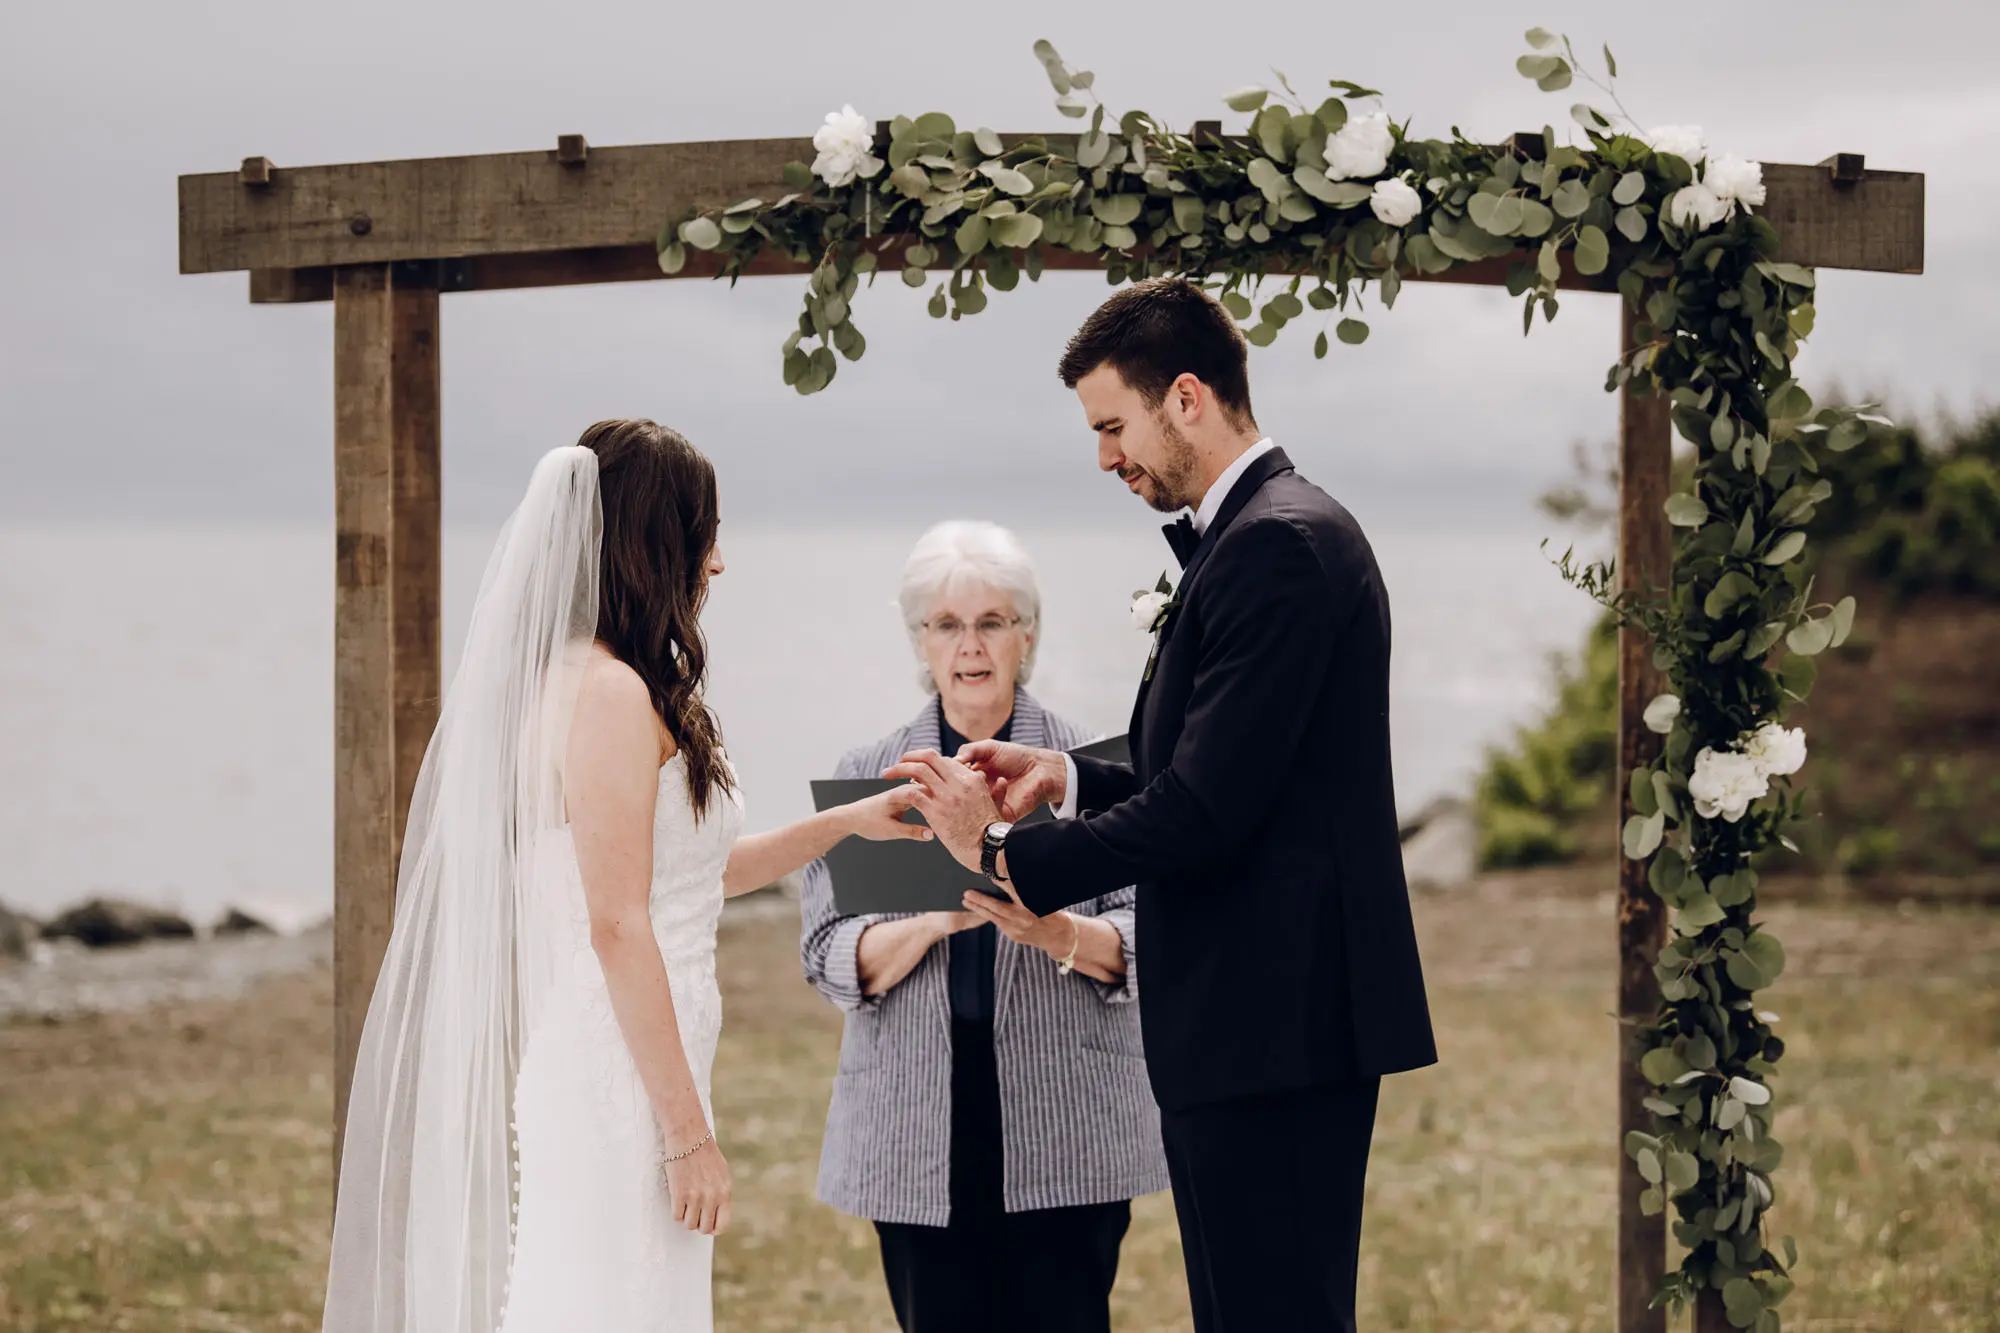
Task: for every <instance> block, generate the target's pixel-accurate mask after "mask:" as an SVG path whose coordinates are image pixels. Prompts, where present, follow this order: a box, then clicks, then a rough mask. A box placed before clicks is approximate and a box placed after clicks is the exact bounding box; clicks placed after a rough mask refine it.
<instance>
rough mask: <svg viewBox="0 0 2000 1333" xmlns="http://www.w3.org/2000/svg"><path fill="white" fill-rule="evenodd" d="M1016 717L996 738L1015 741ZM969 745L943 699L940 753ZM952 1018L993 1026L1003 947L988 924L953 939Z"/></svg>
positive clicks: (940, 711)
mask: <svg viewBox="0 0 2000 1333" xmlns="http://www.w3.org/2000/svg"><path fill="white" fill-rule="evenodd" d="M1013 736H1014V718H1013V715H1012V714H1009V715H1008V717H1007V720H1006V721H1005V722H1004V723H1002V724H1001V726H1000V731H999V733H998V734H997V735H996V736H994V738H993V739H995V740H999V741H1005V740H1012V739H1013ZM964 744H966V739H965V737H963V736H961V735H959V734H958V732H957V731H956V730H955V729H954V728H953V727H952V725H951V723H950V722H948V721H947V720H946V719H945V715H944V700H942V699H940V700H938V753H939V754H947V755H956V754H957V753H958V751H959V747H960V746H962V745H964ZM950 943H951V972H950V974H949V975H950V984H949V989H950V992H951V1016H952V1017H953V1018H954V1019H956V1020H957V1021H959V1022H961V1023H988V1024H990V1023H992V1021H993V961H994V958H995V957H996V954H997V951H998V949H999V947H1000V932H999V931H998V930H996V929H994V928H993V927H992V926H989V925H981V926H974V927H973V928H972V929H970V930H961V931H959V932H958V934H956V935H953V936H952V937H951V941H950Z"/></svg>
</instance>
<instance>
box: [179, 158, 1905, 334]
mask: <svg viewBox="0 0 2000 1333" xmlns="http://www.w3.org/2000/svg"><path fill="white" fill-rule="evenodd" d="M568 137H569V139H570V140H571V141H572V142H568V143H565V144H563V145H562V146H560V147H554V148H549V149H545V150H543V151H541V152H534V153H497V154H490V155H485V156H478V157H442V158H417V159H409V160H405V161H398V162H365V163H354V164H348V165H342V166H322V167H295V168H273V167H270V166H269V164H268V163H267V164H265V165H264V167H263V168H261V169H260V171H259V172H258V173H256V174H257V175H258V176H260V177H261V179H259V180H257V181H256V182H255V183H251V181H250V173H246V172H244V171H242V170H238V171H227V172H215V173H210V174H205V175H195V176H183V177H181V178H180V238H181V245H180V267H181V272H183V273H219V272H231V271H237V270H250V271H251V272H252V273H254V274H261V276H258V277H255V278H254V279H253V281H252V284H251V299H252V300H253V301H257V302H260V303H261V302H287V301H301V300H303V301H313V300H326V299H328V298H329V296H330V294H331V292H332V270H333V269H335V268H338V267H342V266H346V265H353V264H381V263H395V262H399V261H440V262H441V268H440V270H439V283H440V286H441V289H442V290H445V291H487V290H496V289H502V288H512V287H544V286H567V285H572V284H581V283H597V282H624V281H633V280H638V279H652V278H659V277H661V276H663V275H662V274H661V273H660V272H659V269H658V267H657V266H656V264H655V262H654V254H655V250H654V238H655V237H656V236H657V235H658V232H659V228H660V225H661V224H662V223H663V222H665V221H667V220H668V219H670V218H674V217H678V216H680V214H681V213H682V212H683V211H684V210H685V209H686V208H687V207H688V206H689V205H690V204H693V205H699V206H703V207H710V206H725V205H728V204H733V203H736V202H737V201H739V200H742V199H747V198H763V199H776V198H778V197H779V196H780V195H781V194H783V193H784V192H785V189H786V187H785V185H784V184H783V181H782V179H781V177H780V168H781V167H782V166H783V165H784V163H786V162H791V161H808V160H810V159H811V158H812V156H813V148H812V144H811V143H810V141H808V140H804V139H730V140H719V141H714V142H708V143H679V144H644V145H636V146H626V147H620V148H598V147H590V148H588V149H585V148H584V147H583V146H582V145H583V141H582V137H581V136H568ZM1003 137H1006V138H1019V137H1021V136H1015V135H1009V136H1003ZM1048 137H1049V138H1050V140H1051V141H1052V142H1058V143H1059V142H1061V141H1063V140H1064V139H1066V138H1069V139H1073V137H1074V136H1064V135H1051V136H1048ZM1764 180H1765V184H1766V187H1767V189H1768V191H1769V198H1768V201H1767V202H1766V204H1765V206H1764V209H1763V212H1764V215H1765V216H1766V217H1768V218H1769V219H1770V220H1771V222H1772V224H1773V225H1775V226H1776V227H1777V229H1778V234H1779V237H1780V244H1781V247H1782V248H1781V251H1780V258H1783V259H1786V260H1789V261H1791V262H1793V263H1798V264H1806V265H1810V266H1813V267H1816V268H1849V269H1871V270H1875V271H1879V272H1894V273H1918V272H1922V271H1923V264H1924V178H1923V176H1922V175H1921V174H1919V173H1915V172H1900V171H1873V170H1868V169H1866V168H1865V167H1863V166H1861V164H1860V163H1859V162H1858V160H1857V159H1856V157H1855V156H1854V155H1852V154H1843V155H1840V156H1838V157H1836V158H1834V159H1830V160H1829V162H1827V163H1823V164H1821V165H1818V166H1798V165H1789V164H1784V163H1767V164H1766V165H1765V167H1764ZM698 259H699V257H697V260H698ZM1048 266H1049V267H1051V268H1063V267H1077V268H1097V267H1099V263H1098V261H1097V259H1096V258H1095V257H1094V256H1090V255H1072V254H1071V253H1070V252H1068V251H1062V250H1051V251H1050V252H1048ZM1506 267H1507V265H1506V261H1504V260H1503V261H1500V262H1498V263H1496V264H1492V265H1487V266H1484V267H1482V268H1480V269H1478V270H1475V271H1467V270H1461V271H1460V272H1458V273H1456V274H1450V275H1446V280H1447V281H1457V282H1482V283H1483V282H1500V281H1504V280H1505V276H1506ZM713 271H714V270H713V268H712V267H704V266H703V265H702V264H701V263H700V262H691V263H690V264H689V266H688V268H687V269H686V270H684V272H683V275H682V276H689V277H701V276H707V275H709V274H712V273H713ZM758 271H759V272H770V273H785V272H797V271H798V268H797V266H795V265H792V264H790V263H789V262H787V261H784V260H782V259H777V258H774V257H772V258H768V259H767V261H766V264H765V265H764V266H760V268H759V269H758Z"/></svg>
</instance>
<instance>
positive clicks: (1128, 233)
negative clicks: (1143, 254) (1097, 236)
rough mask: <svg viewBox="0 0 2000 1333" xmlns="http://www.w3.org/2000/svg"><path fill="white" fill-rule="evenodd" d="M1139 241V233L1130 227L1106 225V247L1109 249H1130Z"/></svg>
mask: <svg viewBox="0 0 2000 1333" xmlns="http://www.w3.org/2000/svg"><path fill="white" fill-rule="evenodd" d="M1138 243H1139V233H1138V232H1136V231H1133V230H1132V229H1131V228H1130V227H1106V228H1105V229H1104V247H1105V248H1106V249H1107V250H1130V249H1131V248H1132V247H1133V246H1135V245H1137V244H1138Z"/></svg>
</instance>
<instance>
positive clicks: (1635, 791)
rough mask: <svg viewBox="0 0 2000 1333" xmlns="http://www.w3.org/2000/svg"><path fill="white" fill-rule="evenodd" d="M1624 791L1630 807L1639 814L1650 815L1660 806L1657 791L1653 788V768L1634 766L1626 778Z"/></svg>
mask: <svg viewBox="0 0 2000 1333" xmlns="http://www.w3.org/2000/svg"><path fill="white" fill-rule="evenodd" d="M1625 791H1626V796H1627V798H1628V799H1629V800H1630V801H1631V802H1632V809H1633V810H1634V811H1636V812H1637V813H1638V814H1640V815H1642V816H1643V815H1650V814H1652V813H1653V812H1654V811H1655V810H1658V809H1659V808H1660V797H1659V793H1658V792H1656V791H1655V790H1654V788H1653V770H1652V769H1649V768H1635V769H1633V770H1632V776H1631V777H1630V778H1628V779H1627V780H1626V783H1625Z"/></svg>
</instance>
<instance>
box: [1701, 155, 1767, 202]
mask: <svg viewBox="0 0 2000 1333" xmlns="http://www.w3.org/2000/svg"><path fill="white" fill-rule="evenodd" d="M1701 183H1702V184H1703V185H1706V186H1707V187H1708V189H1709V192H1710V193H1711V194H1713V195H1714V196H1715V197H1716V198H1717V199H1722V200H1726V201H1728V202H1730V203H1732V204H1741V205H1743V206H1744V207H1745V208H1761V207H1763V205H1764V166H1763V164H1762V163H1760V162H1748V161H1745V160H1744V159H1743V158H1740V157H1738V156H1736V154H1734V153H1724V154H1723V155H1722V156H1720V157H1717V158H1711V159H1710V160H1709V163H1708V165H1707V166H1706V167H1703V168H1702V172H1701Z"/></svg>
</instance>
